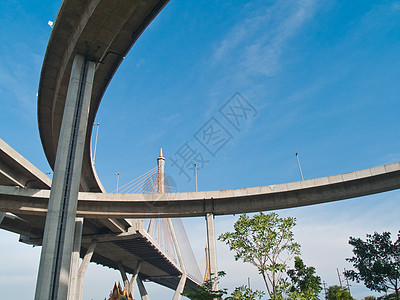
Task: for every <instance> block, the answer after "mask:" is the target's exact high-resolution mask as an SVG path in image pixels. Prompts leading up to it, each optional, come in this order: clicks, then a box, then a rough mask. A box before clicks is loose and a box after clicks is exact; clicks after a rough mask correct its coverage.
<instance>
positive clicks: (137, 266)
mask: <svg viewBox="0 0 400 300" xmlns="http://www.w3.org/2000/svg"><path fill="white" fill-rule="evenodd" d="M141 266H142V262H141V261H140V260H139V261H138V263H137V265H136V268H135V273H133V275H132V278H131V281H130V282H129V292H131V293H132V295H133V294H134V292H135V288H134V287H135V281H136V280H137V278H138V276H139V272H140V268H141Z"/></svg>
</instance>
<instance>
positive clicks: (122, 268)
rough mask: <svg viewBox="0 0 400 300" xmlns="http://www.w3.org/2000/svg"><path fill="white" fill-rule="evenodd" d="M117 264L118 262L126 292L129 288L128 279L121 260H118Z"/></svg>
mask: <svg viewBox="0 0 400 300" xmlns="http://www.w3.org/2000/svg"><path fill="white" fill-rule="evenodd" d="M117 264H118V269H119V272H120V273H121V277H122V280H123V281H124V288H125V291H127V292H128V290H129V289H130V288H129V280H128V276H127V275H126V272H125V269H124V265H123V264H122V263H121V262H118V263H117Z"/></svg>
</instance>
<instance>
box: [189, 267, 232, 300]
mask: <svg viewBox="0 0 400 300" xmlns="http://www.w3.org/2000/svg"><path fill="white" fill-rule="evenodd" d="M223 276H225V272H224V271H220V272H218V279H217V280H219V278H221V277H223ZM214 280H215V279H214ZM213 283H214V281H213V279H207V280H206V281H205V282H204V283H203V284H202V285H201V286H199V287H196V288H193V287H190V286H189V287H188V288H187V289H188V292H186V293H182V295H183V296H185V297H188V298H189V299H192V300H214V299H222V296H223V295H226V294H227V292H226V289H220V290H217V291H213Z"/></svg>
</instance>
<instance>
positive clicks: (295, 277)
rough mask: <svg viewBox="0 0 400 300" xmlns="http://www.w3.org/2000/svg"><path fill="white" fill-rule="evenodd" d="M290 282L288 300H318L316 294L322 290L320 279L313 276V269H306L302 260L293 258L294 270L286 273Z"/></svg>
mask: <svg viewBox="0 0 400 300" xmlns="http://www.w3.org/2000/svg"><path fill="white" fill-rule="evenodd" d="M287 274H288V276H289V278H290V280H291V285H290V287H289V293H288V294H289V299H304V300H310V299H319V298H318V294H319V293H320V292H321V290H322V285H321V278H320V277H319V276H317V275H314V274H315V268H314V267H307V266H306V265H305V264H304V262H303V260H302V259H301V258H300V257H298V256H296V257H295V258H294V269H291V270H289V271H287Z"/></svg>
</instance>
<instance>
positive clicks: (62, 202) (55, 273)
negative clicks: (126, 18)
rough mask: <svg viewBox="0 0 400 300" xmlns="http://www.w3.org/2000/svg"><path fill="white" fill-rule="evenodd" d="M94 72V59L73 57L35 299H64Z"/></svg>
mask: <svg viewBox="0 0 400 300" xmlns="http://www.w3.org/2000/svg"><path fill="white" fill-rule="evenodd" d="M94 72H95V63H94V62H91V61H88V60H87V59H86V58H85V57H84V56H82V55H77V56H76V57H75V58H74V62H73V64H72V70H71V76H70V80H69V86H68V91H67V97H66V100H65V108H64V114H63V119H62V124H61V130H60V136H59V141H58V146H57V154H56V161H55V167H54V175H53V181H52V188H51V192H50V199H49V205H48V211H47V216H46V225H45V230H44V236H43V247H42V253H41V257H40V264H39V273H38V279H37V283H36V293H35V300H50V299H52V300H53V299H54V300H55V299H57V300H64V299H67V295H68V285H69V276H70V265H71V253H72V248H73V242H74V230H75V217H76V208H77V203H78V193H79V186H80V181H81V171H82V159H83V150H84V145H85V139H86V130H87V125H88V124H87V123H88V116H89V104H90V99H91V94H92V86H93V78H94Z"/></svg>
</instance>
